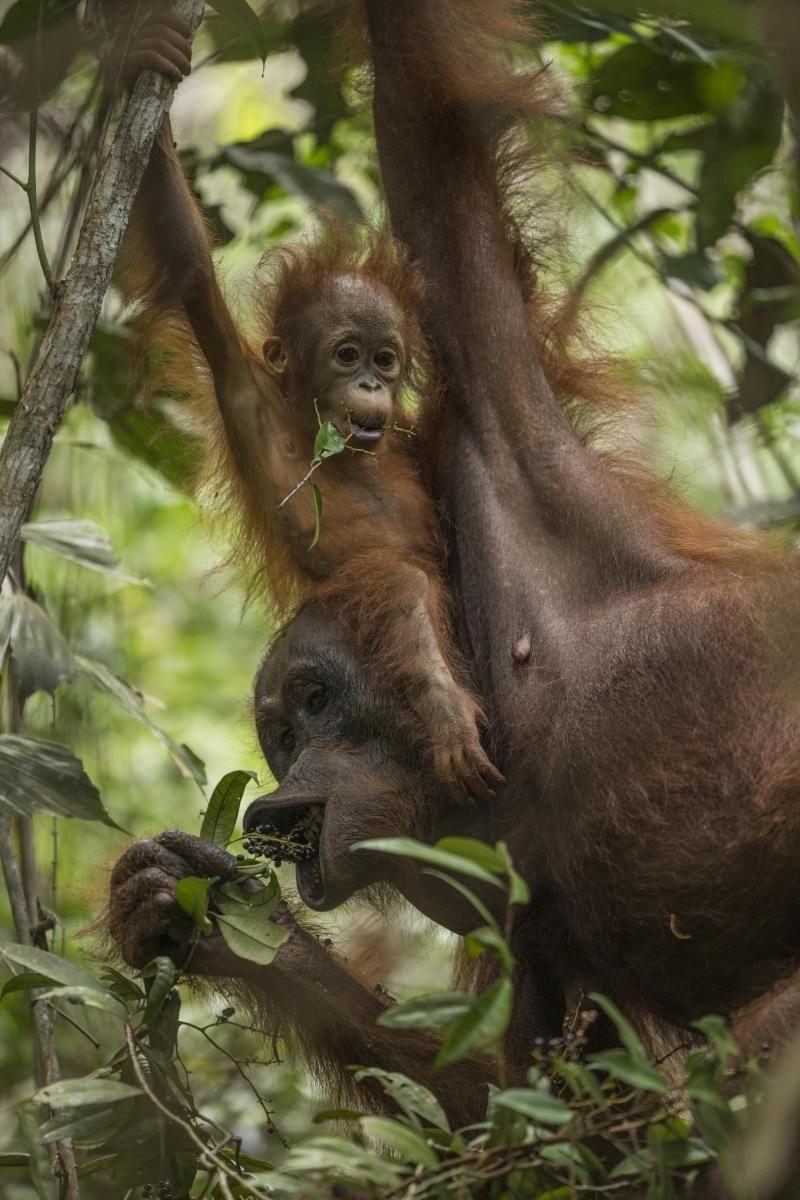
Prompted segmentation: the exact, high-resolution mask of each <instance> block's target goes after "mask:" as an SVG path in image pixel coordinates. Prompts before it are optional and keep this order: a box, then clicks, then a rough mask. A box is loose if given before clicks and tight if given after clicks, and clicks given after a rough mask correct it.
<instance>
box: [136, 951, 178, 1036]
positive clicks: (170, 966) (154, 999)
mask: <svg viewBox="0 0 800 1200" xmlns="http://www.w3.org/2000/svg"><path fill="white" fill-rule="evenodd" d="M152 966H153V967H154V972H153V977H152V980H151V982H150V987H149V988H148V991H147V1002H146V1003H145V1006H144V1015H143V1017H142V1020H143V1022H144V1024H145V1025H150V1024H152V1022H153V1021H154V1020H155V1019H156V1017H157V1016H158V1014H159V1013H160V1012H161V1009H162V1007H163V1005H164V1001H165V1000H166V998H167V996H168V995H169V993H170V990H171V988H172V986H173V984H174V983H175V980H176V979H177V978H178V969H177V967H176V966H175V963H174V962H173V961H172V959H171V958H167V957H166V955H163V954H161V955H159V956H158V958H154V959H153V962H152Z"/></svg>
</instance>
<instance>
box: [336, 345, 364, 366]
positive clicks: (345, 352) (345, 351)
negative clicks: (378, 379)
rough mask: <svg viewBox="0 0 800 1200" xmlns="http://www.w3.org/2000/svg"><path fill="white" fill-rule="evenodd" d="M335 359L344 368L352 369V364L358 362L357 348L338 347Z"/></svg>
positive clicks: (348, 346)
mask: <svg viewBox="0 0 800 1200" xmlns="http://www.w3.org/2000/svg"><path fill="white" fill-rule="evenodd" d="M336 357H337V358H338V360H339V362H340V363H344V364H345V366H348V367H352V365H353V363H355V362H358V358H359V354H358V347H357V346H350V345H347V346H340V347H339V349H338V350H337V351H336Z"/></svg>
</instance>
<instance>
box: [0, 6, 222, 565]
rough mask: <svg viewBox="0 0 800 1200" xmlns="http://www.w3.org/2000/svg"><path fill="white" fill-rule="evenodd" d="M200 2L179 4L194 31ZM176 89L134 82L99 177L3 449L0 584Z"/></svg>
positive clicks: (146, 76) (153, 78)
mask: <svg viewBox="0 0 800 1200" xmlns="http://www.w3.org/2000/svg"><path fill="white" fill-rule="evenodd" d="M203 8H204V5H203V0H176V3H175V6H174V11H175V13H176V14H178V15H180V16H181V17H182V18H183V19H184V20H185V21H186V23H187V25H188V26H189V28H190V30H191V32H192V34H194V32H195V30H196V29H197V26H198V25H199V23H200V20H201V17H202V15H203ZM173 92H174V84H172V83H171V82H170V81H169V80H167V79H165V78H164V77H163V76H162V75H158V74H156V72H154V71H145V72H143V73H142V74H141V75H140V76H139V79H138V80H137V82H136V85H135V87H134V89H133V92H132V94H131V96H130V99H129V100H128V103H127V105H126V107H125V111H124V113H123V115H122V118H121V121H120V125H119V128H118V130H117V134H116V137H115V139H114V142H113V144H112V146H111V149H110V151H109V154H108V157H107V159H106V161H105V164H104V166H103V168H102V170H101V172H100V175H99V178H98V179H97V182H96V185H95V188H94V191H93V193H92V196H91V199H90V201H89V205H88V208H87V211H86V215H85V217H84V221H83V226H82V228H81V232H80V236H79V238H78V244H77V246H76V249H75V254H74V256H73V260H72V265H71V267H70V270H69V273H68V275H67V278H66V280H65V282H64V286H63V288H62V289H61V290H60V292H59V295H58V297H57V299H56V304H55V307H54V310H53V315H52V317H51V319H50V324H49V326H48V328H47V332H46V333H45V335H44V338H43V340H42V344H41V346H40V348H39V352H38V354H37V356H36V360H35V362H34V365H33V369H32V371H31V373H30V376H29V377H28V382H27V383H26V385H25V388H24V390H23V393H22V396H21V398H20V401H19V404H18V405H17V407H16V410H15V412H14V415H13V417H12V418H11V423H10V425H9V428H8V433H7V435H6V438H5V441H4V442H3V446H2V449H1V450H0V481H2V484H1V485H0V579H2V578H4V577H5V574H6V571H7V570H8V563H9V558H10V555H11V552H12V549H13V546H14V544H15V542H16V540H17V537H18V536H19V531H20V527H21V526H22V522H23V520H24V514H25V512H26V511H27V509H28V507H29V505H30V503H31V500H32V499H33V496H34V495H35V493H36V489H37V488H38V486H39V481H40V480H41V477H42V472H43V470H44V466H45V463H46V462H47V459H48V457H49V454H50V449H51V447H52V444H53V438H54V437H55V434H56V431H57V430H58V427H59V425H60V424H61V421H62V419H63V416H64V412H65V409H66V405H67V401H68V399H69V397H70V395H71V393H72V391H73V389H74V387H75V381H76V379H77V376H78V370H79V368H80V365H81V362H82V361H83V357H84V355H85V353H86V351H87V349H88V346H89V341H90V339H91V336H92V333H93V331H94V327H95V325H96V324H97V317H98V315H99V312H100V305H101V303H102V300H103V296H104V295H105V291H106V288H107V286H108V282H109V279H110V278H111V271H112V268H113V266H114V261H115V259H116V257H117V253H118V251H119V247H120V243H121V241H122V237H123V235H124V233H125V229H126V228H127V224H128V219H129V217H130V212H131V208H132V207H133V201H134V198H135V196H136V193H137V191H138V189H139V184H140V182H141V179H142V176H143V175H144V171H145V167H146V166H147V160H148V158H149V155H150V150H151V147H152V145H153V142H154V141H155V138H156V134H157V133H158V130H159V128H160V126H161V121H162V119H163V116H164V112H165V111H166V109H167V107H168V105H169V103H170V100H171V98H172V94H173Z"/></svg>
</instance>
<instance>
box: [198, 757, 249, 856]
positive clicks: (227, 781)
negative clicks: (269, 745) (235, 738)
mask: <svg viewBox="0 0 800 1200" xmlns="http://www.w3.org/2000/svg"><path fill="white" fill-rule="evenodd" d="M256 778H257V776H256V773H255V771H229V772H228V774H227V775H223V776H222V779H220V781H219V783H218V784H217V786H216V787H215V788H214V791H213V792H212V793H211V799H210V800H209V802H208V808H207V809H206V811H205V816H204V817H203V824H202V825H201V826H200V837H201V838H204V839H205V841H207V842H214V844H215V845H217V846H227V844H228V842H229V841H230V840H231V834H232V833H233V830H234V828H235V826H236V818H237V817H238V815H239V805H240V804H241V802H242V796H243V794H244V789H245V788H246V787H247V785H248V783H250V782H251V780H253V779H256Z"/></svg>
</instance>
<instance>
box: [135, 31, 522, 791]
mask: <svg viewBox="0 0 800 1200" xmlns="http://www.w3.org/2000/svg"><path fill="white" fill-rule="evenodd" d="M187 54H188V46H187V44H186V41H185V38H184V36H183V31H182V29H181V27H180V26H179V24H177V23H176V21H175V19H174V18H172V17H169V16H167V15H165V14H157V15H156V16H154V17H151V18H150V19H149V21H148V23H147V24H146V25H145V26H144V27H142V28H141V29H140V31H139V33H138V34H137V35H136V36H135V38H134V39H133V42H132V47H131V56H130V61H131V62H132V63H133V64H134V65H135V67H136V68H137V69H141V68H144V67H151V68H153V69H155V70H161V71H165V72H167V73H173V74H180V73H182V72H183V73H185V71H186V56H187ZM272 257H273V265H274V270H273V272H272V278H271V282H270V283H269V284H268V285H267V286H266V287H265V288H264V289H263V290H262V295H261V296H260V300H259V309H260V315H261V318H262V322H263V323H262V329H265V330H266V331H267V334H268V336H267V337H266V340H265V341H264V343H263V348H262V351H261V352H260V353H256V352H255V351H254V350H253V349H251V347H250V346H249V345H248V344H247V343H246V342H245V339H244V338H243V336H242V335H241V333H240V332H239V330H238V328H237V326H236V324H235V322H234V319H233V317H232V315H231V313H230V310H229V309H228V306H227V304H226V303H225V300H224V298H223V296H222V292H221V291H220V288H219V285H218V283H217V280H216V277H215V273H214V267H213V263H212V260H211V256H210V253H209V248H208V239H207V236H206V233H205V230H204V227H203V221H202V218H201V216H200V214H199V212H198V209H197V206H196V205H195V203H194V200H193V199H192V196H191V193H190V191H189V188H188V185H187V183H186V180H185V177H184V175H183V172H182V169H181V167H180V164H179V162H178V160H177V158H176V156H175V152H174V149H173V144H172V136H171V131H170V126H169V123H168V121H165V123H164V126H163V128H162V130H161V134H160V136H159V138H158V141H157V143H156V145H155V147H154V150H153V154H152V156H151V159H150V164H149V167H148V169H147V173H146V175H145V178H144V181H143V183H142V187H141V189H140V192H139V196H138V199H137V202H136V206H135V209H134V214H133V218H132V222H131V227H130V230H129V235H128V240H127V249H126V253H125V255H124V256H123V260H122V262H121V264H120V273H119V281H120V284H121V286H122V289H123V291H124V292H125V293H126V295H127V296H129V297H130V298H132V299H136V300H137V301H138V303H139V307H140V313H139V325H140V330H141V332H142V335H143V339H144V342H145V344H146V345H147V344H149V345H152V346H157V347H166V349H167V350H168V351H169V360H170V366H169V370H170V373H171V377H172V380H173V382H176V383H178V385H179V387H180V388H181V390H184V391H189V393H190V395H191V399H192V400H193V402H194V410H195V412H197V413H198V414H199V417H200V420H201V422H202V424H203V427H204V433H205V437H206V443H207V445H208V448H209V455H208V458H209V464H208V466H209V474H210V488H209V490H210V492H211V494H212V495H213V497H214V506H215V509H216V510H219V509H220V508H222V510H223V514H224V515H225V516H226V517H227V518H229V519H232V520H233V522H234V524H235V526H236V527H237V533H236V538H235V543H236V545H235V549H234V551H233V556H234V557H235V558H236V559H237V560H239V565H241V566H244V567H245V569H246V573H247V575H248V577H249V579H250V582H251V590H258V591H262V590H263V591H267V592H268V594H269V595H270V597H271V598H272V601H273V603H274V604H275V606H276V609H277V611H278V613H279V614H280V615H282V616H285V615H286V614H287V613H288V612H290V611H291V609H292V606H293V604H294V603H295V602H296V600H297V599H298V598H299V597H301V596H303V595H308V594H309V593H310V592H313V594H314V595H315V597H317V598H318V599H320V600H321V601H322V602H323V603H324V604H325V605H327V606H329V607H331V608H333V609H334V610H335V611H336V612H337V613H338V615H339V617H340V619H341V620H342V622H343V623H344V624H345V626H346V627H347V630H348V634H349V636H350V637H351V639H352V641H353V642H354V644H356V645H357V646H358V647H359V648H360V652H361V654H362V655H363V657H364V660H365V662H366V663H367V664H368V666H369V667H370V668H371V669H372V670H373V671H374V672H375V674H376V678H377V682H378V683H379V684H380V685H381V686H383V687H390V688H394V689H396V690H398V691H399V692H400V693H401V695H402V696H403V697H404V698H405V701H406V704H407V706H408V708H409V709H410V710H412V712H413V714H414V715H415V717H416V722H415V724H416V725H417V726H418V728H419V730H420V736H421V740H422V742H423V744H424V745H425V746H426V747H427V748H428V750H429V752H430V755H431V760H432V763H433V768H434V771H435V773H436V776H437V777H438V779H439V780H440V781H441V782H442V783H443V784H444V785H445V786H446V787H447V788H448V789H449V791H450V793H451V795H452V796H453V797H454V798H455V799H456V800H457V801H458V802H460V803H469V795H470V793H473V794H476V795H480V796H484V797H485V796H488V795H491V790H490V783H491V782H492V781H497V782H499V781H502V776H501V775H500V774H499V773H498V772H497V771H496V770H495V768H494V767H493V766H492V764H491V762H490V761H489V759H488V757H487V755H486V754H485V752H484V750H483V748H482V746H481V742H480V736H479V724H480V721H481V713H480V709H479V706H478V704H477V703H476V701H475V699H474V698H473V696H472V695H471V694H470V693H469V691H468V690H466V688H465V687H464V686H463V685H462V684H461V683H460V682H457V681H456V679H455V678H454V673H453V669H454V650H453V647H452V643H451V640H450V636H449V631H448V616H447V608H448V604H447V597H446V594H445V591H444V585H443V581H442V574H441V565H440V564H441V561H442V558H443V548H442V544H441V540H440V536H439V532H438V527H437V522H436V517H435V513H434V511H433V506H432V504H431V501H430V499H429V497H428V495H427V492H426V490H425V486H424V483H423V480H422V477H421V473H420V468H419V464H418V462H417V461H416V460H415V458H414V454H413V439H412V438H409V437H408V435H407V433H404V432H396V431H395V428H394V427H395V426H400V427H405V426H407V425H408V423H409V417H408V416H407V415H406V414H405V413H404V411H403V407H402V393H403V391H404V390H405V389H406V388H408V387H409V386H411V384H412V380H413V378H414V374H415V368H418V365H419V361H420V358H421V356H422V353H423V347H422V343H421V337H420V334H419V331H418V328H417V323H416V319H415V312H416V307H417V302H418V301H417V293H416V286H415V279H414V276H413V273H412V272H411V271H410V270H409V268H408V267H407V265H406V264H405V263H404V262H403V261H402V260H401V258H400V256H399V255H398V253H397V250H396V248H395V247H394V245H393V244H392V242H391V239H390V238H388V237H387V236H384V235H379V236H373V237H372V238H371V240H370V242H369V244H368V245H367V247H366V248H365V249H364V250H363V251H362V252H360V253H359V252H358V251H354V250H352V249H350V248H348V246H347V245H346V244H345V242H344V239H343V238H342V237H341V236H340V235H338V234H337V232H336V231H335V230H334V231H332V232H331V233H330V234H329V236H328V237H327V239H323V240H321V242H320V244H318V245H315V246H304V247H301V248H296V249H291V250H280V251H277V252H275V254H274V255H273V256H272ZM198 349H199V350H200V351H201V352H202V355H203V357H204V359H205V363H207V364H208V370H205V367H204V365H202V364H200V365H199V363H198V360H199V355H198V353H197V350H198ZM209 372H210V376H209ZM327 422H330V423H331V425H332V426H334V427H335V429H336V430H337V431H338V434H339V436H340V438H341V439H343V440H344V441H345V447H344V449H343V450H340V452H339V453H336V454H334V455H333V456H330V457H326V458H325V459H324V461H322V462H320V463H318V464H317V465H315V467H314V470H313V476H312V477H311V478H310V479H309V478H307V476H308V475H309V469H310V466H311V464H312V460H314V445H315V439H316V437H317V435H318V432H319V430H320V428H321V427H323V426H325V425H326V423H327ZM312 482H313V484H314V487H315V488H316V489H317V492H316V496H315V494H314V492H313V490H312V487H311V483H312ZM317 535H318V536H317ZM309 703H314V704H317V703H320V700H319V697H318V696H316V693H315V695H314V697H310V698H309Z"/></svg>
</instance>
